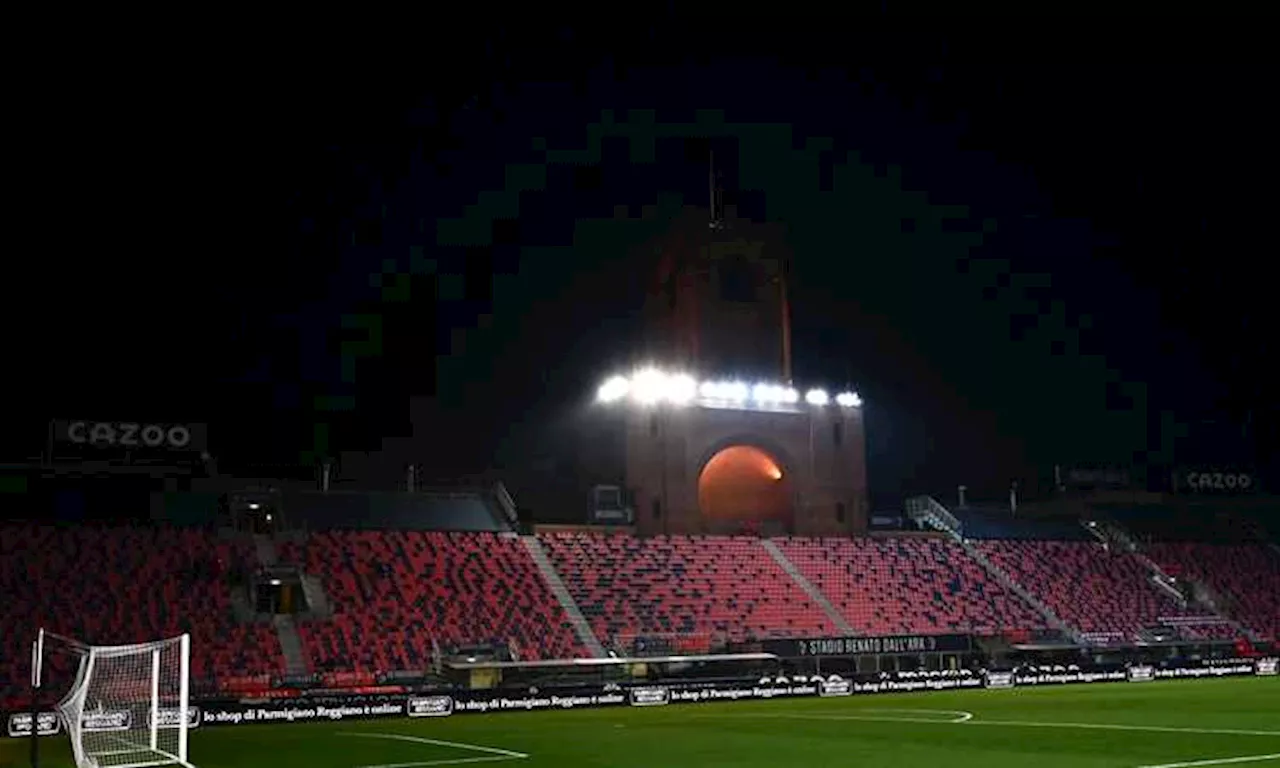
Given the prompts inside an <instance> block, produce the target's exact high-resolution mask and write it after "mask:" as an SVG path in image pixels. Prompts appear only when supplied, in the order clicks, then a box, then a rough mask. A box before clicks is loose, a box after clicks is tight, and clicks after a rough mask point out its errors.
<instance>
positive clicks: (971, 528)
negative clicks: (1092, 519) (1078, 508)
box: [951, 507, 1089, 541]
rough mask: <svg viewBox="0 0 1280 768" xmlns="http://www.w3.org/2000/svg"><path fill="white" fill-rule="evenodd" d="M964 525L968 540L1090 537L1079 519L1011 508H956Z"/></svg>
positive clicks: (1071, 539) (1035, 539) (956, 513)
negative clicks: (1027, 513)
mask: <svg viewBox="0 0 1280 768" xmlns="http://www.w3.org/2000/svg"><path fill="white" fill-rule="evenodd" d="M951 511H952V513H953V514H955V516H956V517H957V518H959V519H960V522H961V524H962V525H963V526H964V536H965V538H968V539H1006V540H1015V541H1082V540H1084V539H1087V538H1089V533H1088V532H1087V531H1085V530H1084V529H1083V528H1082V527H1081V526H1080V523H1079V521H1077V520H1073V519H1064V518H1053V519H1044V518H1041V519H1036V518H1029V517H1019V516H1017V515H1014V514H1013V513H1011V512H1010V511H1009V510H1008V508H999V507H966V508H963V509H952V510H951Z"/></svg>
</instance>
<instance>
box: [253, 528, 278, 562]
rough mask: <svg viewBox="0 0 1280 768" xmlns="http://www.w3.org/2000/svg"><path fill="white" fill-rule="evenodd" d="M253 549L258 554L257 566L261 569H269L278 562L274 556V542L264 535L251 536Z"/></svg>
mask: <svg viewBox="0 0 1280 768" xmlns="http://www.w3.org/2000/svg"><path fill="white" fill-rule="evenodd" d="M253 548H254V549H255V550H256V551H257V553H258V565H260V566H262V567H263V568H270V567H272V566H273V565H275V564H276V562H277V561H278V560H279V558H278V557H277V555H276V545H275V542H273V541H272V540H271V537H270V536H268V535H266V534H264V533H255V534H254V535H253Z"/></svg>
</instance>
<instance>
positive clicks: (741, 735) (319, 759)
mask: <svg viewBox="0 0 1280 768" xmlns="http://www.w3.org/2000/svg"><path fill="white" fill-rule="evenodd" d="M43 743H44V754H45V756H46V760H44V761H43V764H44V765H46V766H50V768H70V766H71V765H72V763H71V760H70V758H69V753H70V751H69V748H68V744H67V741H66V738H65V737H60V738H58V739H46V740H44V742H43ZM26 750H27V745H26V744H25V743H22V742H16V741H6V742H5V743H4V744H3V746H0V765H3V766H22V765H26V764H27V763H26V759H27V751H26ZM191 757H192V761H193V762H194V763H195V765H197V766H198V768H247V767H248V766H264V768H265V767H266V766H272V767H274V766H281V767H286V766H298V767H299V768H358V767H360V766H380V767H381V768H391V767H392V766H395V767H396V768H416V767H417V766H422V767H423V768H425V767H426V766H450V765H473V764H475V765H488V764H492V765H501V764H508V765H510V766H511V768H525V767H527V768H536V767H537V766H559V767H561V768H565V767H568V766H592V767H599V768H605V767H606V766H619V767H620V768H622V767H631V766H634V767H635V768H682V767H683V766H700V767H702V768H715V767H717V766H726V767H727V766H748V767H755V766H759V768H779V767H780V766H803V767H804V768H821V767H825V766H859V767H860V768H909V767H910V766H928V768H1004V767H1006V766H1007V767H1008V768H1014V767H1015V766H1016V767H1017V768H1026V766H1033V767H1034V768H1139V767H1140V766H1142V767H1146V766H1160V767H1161V768H1199V766H1214V765H1244V766H1249V765H1260V766H1263V768H1266V766H1268V765H1276V766H1280V679H1258V678H1250V679H1243V678H1242V679H1230V680H1228V679H1222V680H1208V681H1206V680H1195V681H1178V682H1156V683H1148V684H1110V685H1085V686H1063V687H1046V688H1022V689H1015V690H1006V691H976V690H975V691H960V692H948V693H924V694H904V695H877V696H853V697H848V698H813V699H803V700H796V699H791V700H786V701H769V702H753V703H741V702H740V703H717V704H694V705H672V706H667V707H649V708H631V707H617V708H612V709H594V710H592V709H582V710H573V711H557V712H538V713H502V714H493V715H454V716H452V717H444V718H424V719H417V720H382V721H363V722H356V721H346V722H326V723H308V724H305V725H261V726H260V725H252V726H239V727H234V726H233V727H225V726H224V727H214V728H201V729H197V730H195V731H193V732H192V736H191Z"/></svg>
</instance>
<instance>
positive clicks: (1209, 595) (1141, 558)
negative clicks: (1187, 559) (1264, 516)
mask: <svg viewBox="0 0 1280 768" xmlns="http://www.w3.org/2000/svg"><path fill="white" fill-rule="evenodd" d="M1081 525H1083V526H1084V527H1085V529H1086V530H1088V531H1090V532H1091V533H1093V534H1094V536H1096V537H1098V539H1099V540H1100V541H1102V543H1103V544H1106V545H1107V546H1109V547H1116V548H1119V549H1121V550H1122V551H1125V552H1129V553H1132V554H1133V556H1134V557H1135V558H1137V560H1138V562H1140V563H1142V564H1143V565H1144V566H1146V568H1147V570H1148V571H1150V573H1151V583H1152V584H1153V585H1154V586H1155V587H1156V588H1157V589H1159V590H1161V591H1163V592H1164V593H1165V594H1167V595H1169V596H1170V597H1172V598H1173V599H1174V600H1176V601H1177V602H1178V604H1179V605H1180V606H1181V607H1183V608H1187V607H1196V608H1201V609H1203V610H1204V611H1205V613H1206V614H1207V615H1205V616H1202V617H1190V618H1188V617H1173V618H1168V619H1165V621H1164V623H1166V624H1168V625H1170V626H1181V627H1188V628H1190V627H1194V626H1199V627H1200V628H1201V629H1205V628H1209V629H1210V631H1213V629H1212V628H1213V627H1215V626H1221V627H1225V628H1226V629H1228V630H1229V634H1232V635H1234V636H1244V637H1247V638H1249V639H1250V640H1252V641H1258V640H1261V639H1262V638H1261V637H1260V636H1259V635H1258V634H1257V633H1256V632H1254V631H1253V630H1252V629H1251V628H1249V627H1248V626H1246V625H1244V624H1241V623H1240V622H1238V621H1236V620H1234V619H1231V618H1229V616H1230V614H1231V611H1230V610H1228V609H1227V608H1226V606H1225V601H1224V600H1223V598H1222V597H1221V596H1220V595H1218V594H1217V592H1216V591H1215V590H1214V589H1212V588H1211V587H1210V586H1209V585H1208V584H1206V583H1205V582H1204V581H1201V580H1197V579H1193V578H1189V577H1187V576H1185V575H1183V576H1182V578H1175V577H1174V576H1173V575H1171V574H1170V573H1168V572H1167V571H1166V570H1165V569H1164V568H1163V567H1161V566H1160V564H1159V563H1157V562H1156V561H1155V560H1154V559H1152V558H1151V556H1150V554H1149V553H1148V547H1146V546H1143V544H1142V542H1141V540H1140V539H1139V538H1138V537H1137V536H1135V535H1133V534H1132V533H1131V532H1130V531H1129V530H1128V529H1127V528H1125V526H1124V524H1122V523H1121V522H1119V521H1118V520H1114V519H1111V518H1109V517H1107V516H1106V515H1105V514H1104V513H1101V512H1099V511H1097V510H1093V511H1092V514H1091V515H1090V519H1088V520H1085V521H1082V522H1081Z"/></svg>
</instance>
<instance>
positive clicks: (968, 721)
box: [694, 709, 1280, 736]
mask: <svg viewBox="0 0 1280 768" xmlns="http://www.w3.org/2000/svg"><path fill="white" fill-rule="evenodd" d="M905 711H906V710H881V709H875V710H866V712H867V713H868V714H865V715H855V714H835V713H830V714H827V713H816V712H815V713H813V714H790V713H788V714H763V713H761V714H756V713H754V712H750V713H749V712H732V713H722V714H714V715H713V714H699V715H694V717H699V718H709V719H716V718H738V717H741V718H769V719H784V720H833V721H839V720H865V721H869V722H885V723H935V724H937V725H963V726H972V725H987V726H996V727H1007V728H1078V729H1083V730H1101V731H1145V732H1150V733H1196V734H1204V735H1218V736H1280V731H1260V730H1248V729H1243V728H1194V727H1185V728H1184V727H1175V726H1167V725H1125V724H1122V723H1070V722H1046V721H1038V720H981V719H978V718H976V717H974V715H973V713H971V712H961V711H958V710H911V711H912V712H915V713H917V714H925V713H930V714H938V715H949V716H950V719H942V718H939V717H902V716H896V715H892V714H883V715H880V714H872V713H875V712H886V713H891V712H905Z"/></svg>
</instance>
